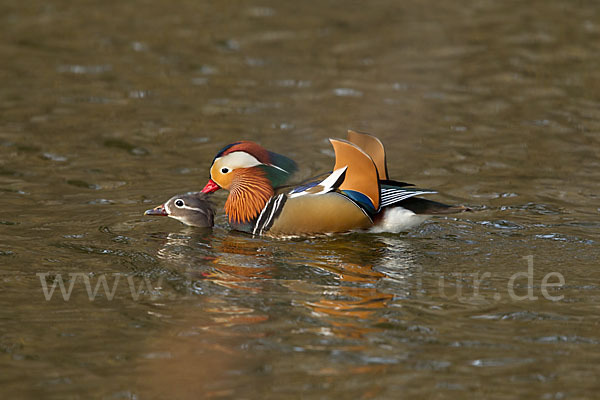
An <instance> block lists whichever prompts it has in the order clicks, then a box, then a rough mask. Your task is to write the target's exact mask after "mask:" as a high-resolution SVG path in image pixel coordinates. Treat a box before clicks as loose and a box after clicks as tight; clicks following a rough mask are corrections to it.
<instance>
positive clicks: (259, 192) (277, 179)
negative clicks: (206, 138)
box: [202, 141, 297, 224]
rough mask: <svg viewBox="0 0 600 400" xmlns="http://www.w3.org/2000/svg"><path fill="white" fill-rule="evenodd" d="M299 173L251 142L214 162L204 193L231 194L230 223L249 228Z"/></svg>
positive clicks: (232, 146) (224, 152)
mask: <svg viewBox="0 0 600 400" xmlns="http://www.w3.org/2000/svg"><path fill="white" fill-rule="evenodd" d="M296 169H297V167H296V163H295V162H294V161H292V160H291V159H289V158H287V157H285V156H282V155H280V154H277V153H273V152H270V151H268V150H266V149H265V148H264V147H262V146H260V145H258V144H256V143H254V142H248V141H241V142H236V143H232V144H230V145H228V146H225V147H224V148H223V149H222V150H221V151H220V152H219V153H218V154H217V155H216V156H215V158H214V160H213V162H212V166H211V167H210V179H209V181H208V183H207V184H206V186H205V187H204V189H202V192H203V193H212V192H214V191H216V190H219V189H225V190H228V191H229V196H228V197H227V201H226V202H225V212H226V213H227V216H228V217H229V222H230V223H234V224H245V223H249V222H250V221H252V220H253V219H254V218H256V217H258V215H259V214H260V212H261V210H262V209H263V207H264V206H265V205H266V204H267V201H269V199H270V198H271V196H273V194H274V189H275V188H277V187H278V186H281V185H283V184H284V183H285V182H286V181H287V179H288V178H289V177H290V175H291V174H292V173H293V172H295V171H296Z"/></svg>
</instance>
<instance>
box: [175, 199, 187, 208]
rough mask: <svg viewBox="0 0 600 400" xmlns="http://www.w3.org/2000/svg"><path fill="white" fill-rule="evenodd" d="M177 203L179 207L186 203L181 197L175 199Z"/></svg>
mask: <svg viewBox="0 0 600 400" xmlns="http://www.w3.org/2000/svg"><path fill="white" fill-rule="evenodd" d="M175 205H176V206H177V207H179V208H181V207H183V206H184V205H185V203H184V202H183V200H181V199H177V200H175Z"/></svg>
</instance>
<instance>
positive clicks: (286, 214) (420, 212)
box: [202, 131, 469, 237]
mask: <svg viewBox="0 0 600 400" xmlns="http://www.w3.org/2000/svg"><path fill="white" fill-rule="evenodd" d="M329 141H330V142H331V144H332V145H333V149H334V151H335V166H334V168H333V172H331V173H330V174H328V175H327V176H325V177H323V179H316V178H315V180H313V181H310V182H308V183H305V184H302V185H300V186H296V187H290V186H287V187H286V186H283V184H284V183H285V182H286V181H287V180H288V178H289V177H290V176H291V174H292V173H294V172H295V171H296V169H297V167H296V163H295V162H294V161H292V160H290V159H289V158H287V157H285V156H282V155H280V154H276V153H273V152H270V151H268V150H266V149H264V148H263V147H261V146H260V145H258V144H256V143H253V142H248V141H241V142H236V143H233V144H230V145H228V146H226V147H225V148H223V149H222V150H221V151H220V152H219V153H218V154H217V155H216V157H215V158H214V160H213V162H212V166H211V168H210V179H209V181H208V183H207V184H206V186H205V187H204V189H202V192H203V193H211V192H214V191H216V190H218V189H225V190H228V191H229V196H228V197H227V201H226V202H225V212H226V214H227V216H228V218H229V223H230V225H231V226H232V228H234V229H236V230H240V231H244V232H249V233H252V234H254V235H268V236H274V237H286V236H303V235H315V234H323V233H339V232H348V231H352V230H369V231H371V232H399V231H402V230H406V229H409V228H412V227H414V226H416V225H418V224H420V223H421V222H423V221H424V220H425V219H427V218H428V217H429V216H431V215H434V214H450V213H456V212H462V211H469V209H468V208H466V207H463V206H449V205H446V204H442V203H438V202H434V201H430V200H425V199H421V198H418V197H415V196H418V195H423V194H430V193H436V192H434V191H431V190H422V189H416V188H412V187H410V186H412V185H411V184H408V183H404V182H396V181H392V180H390V179H388V173H387V166H386V157H385V149H384V147H383V144H382V143H381V141H380V140H379V139H377V138H376V137H375V136H372V135H370V134H367V133H359V132H355V131H348V140H342V139H330V140H329Z"/></svg>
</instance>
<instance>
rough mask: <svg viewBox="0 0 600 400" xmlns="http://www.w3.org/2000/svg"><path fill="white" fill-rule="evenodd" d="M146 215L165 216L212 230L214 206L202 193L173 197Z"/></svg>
mask: <svg viewBox="0 0 600 400" xmlns="http://www.w3.org/2000/svg"><path fill="white" fill-rule="evenodd" d="M144 215H163V216H166V217H171V218H174V219H176V220H178V221H180V222H182V223H184V224H185V225H189V226H197V227H201V228H211V227H212V226H213V223H214V212H213V209H212V205H211V204H210V201H208V199H207V195H206V194H204V193H201V192H189V193H185V194H178V195H176V196H173V197H171V198H170V199H169V200H167V201H166V202H165V203H163V204H161V205H160V206H158V207H154V208H152V209H150V210H146V212H144Z"/></svg>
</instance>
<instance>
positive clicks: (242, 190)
mask: <svg viewBox="0 0 600 400" xmlns="http://www.w3.org/2000/svg"><path fill="white" fill-rule="evenodd" d="M273 194H274V191H273V186H272V185H271V182H270V181H269V179H267V177H266V174H265V172H264V171H263V170H262V169H260V168H247V169H245V170H242V171H240V172H239V173H238V174H237V175H236V176H235V178H234V179H233V181H232V185H231V187H230V193H229V196H228V197H227V201H226V202H225V212H226V213H227V216H228V217H229V223H230V224H233V225H242V224H248V223H250V222H252V221H254V220H255V219H256V218H257V217H258V215H259V214H260V212H261V211H262V209H263V208H264V207H265V205H266V204H267V202H268V201H269V199H270V198H271V197H272V196H273Z"/></svg>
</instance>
